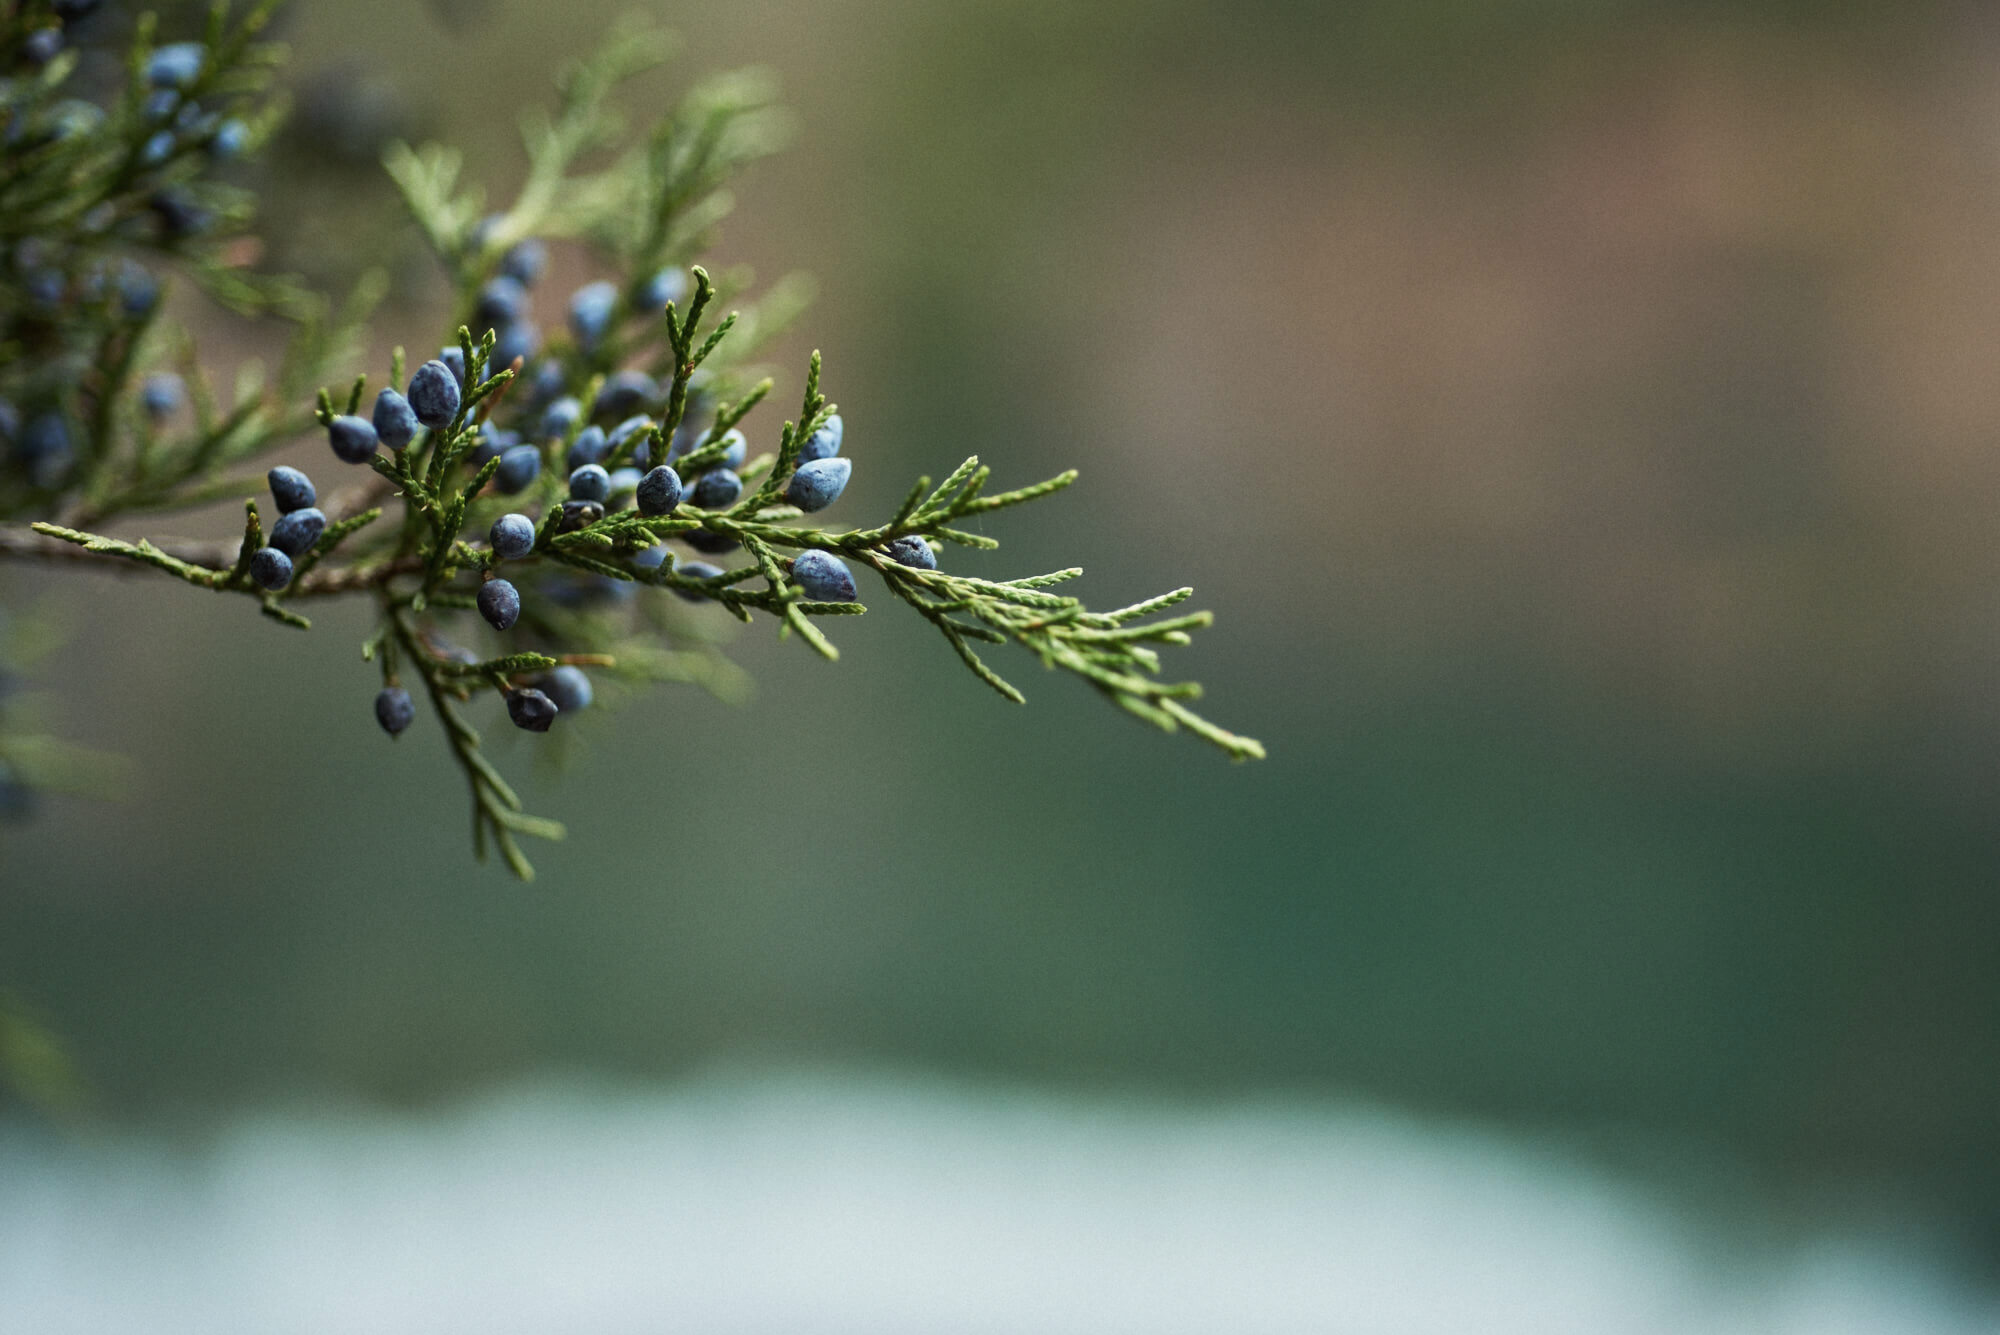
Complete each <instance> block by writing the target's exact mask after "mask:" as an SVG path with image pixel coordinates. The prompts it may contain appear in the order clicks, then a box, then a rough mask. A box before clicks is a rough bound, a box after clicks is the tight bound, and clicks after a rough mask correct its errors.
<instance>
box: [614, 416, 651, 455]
mask: <svg viewBox="0 0 2000 1335" xmlns="http://www.w3.org/2000/svg"><path fill="white" fill-rule="evenodd" d="M652 425H653V419H652V418H650V417H648V416H646V414H644V413H639V414H637V415H636V416H633V417H628V418H626V419H625V420H624V421H622V422H620V423H619V424H618V425H617V426H614V427H612V428H611V436H610V439H609V445H610V449H611V450H615V449H617V448H618V447H619V446H621V445H623V444H624V443H625V442H626V441H628V440H630V439H631V438H632V437H633V436H635V435H637V434H638V433H639V432H641V431H645V430H647V429H648V428H649V427H651V426H652ZM606 452H607V453H609V451H608V450H607V451H606ZM632 459H633V462H635V463H637V464H639V465H640V466H641V467H644V466H645V465H647V464H649V463H651V462H652V461H653V447H652V444H651V443H650V442H645V443H642V444H640V445H639V447H638V448H637V449H635V450H633V451H632Z"/></svg>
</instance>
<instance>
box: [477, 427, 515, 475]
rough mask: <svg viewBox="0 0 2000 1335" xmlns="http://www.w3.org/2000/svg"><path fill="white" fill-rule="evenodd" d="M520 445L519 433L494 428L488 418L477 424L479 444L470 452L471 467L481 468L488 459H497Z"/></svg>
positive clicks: (502, 428)
mask: <svg viewBox="0 0 2000 1335" xmlns="http://www.w3.org/2000/svg"><path fill="white" fill-rule="evenodd" d="M520 443H521V433H520V432H518V431H509V430H507V429H506V428H504V427H500V426H496V425H494V423H493V419H492V418H490V417H489V418H487V419H486V420H485V421H484V422H481V423H480V424H479V443H478V444H477V445H475V446H474V447H473V450H472V466H473V467H474V468H480V467H483V466H484V465H485V463H486V461H487V460H488V459H497V458H499V457H500V456H501V455H503V454H505V453H506V452H507V451H509V450H511V449H513V448H514V447H515V446H516V445H519V444H520Z"/></svg>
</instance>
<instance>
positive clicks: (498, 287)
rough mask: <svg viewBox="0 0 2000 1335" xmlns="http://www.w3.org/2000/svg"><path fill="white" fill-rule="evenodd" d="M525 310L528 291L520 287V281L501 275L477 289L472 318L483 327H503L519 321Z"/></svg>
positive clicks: (526, 308)
mask: <svg viewBox="0 0 2000 1335" xmlns="http://www.w3.org/2000/svg"><path fill="white" fill-rule="evenodd" d="M527 310H528V289H527V288H525V287H523V286H522V285H521V280H520V279H518V278H509V277H507V276H506V275H505V274H502V275H500V276H499V277H498V278H495V279H492V280H491V281H490V282H488V283H487V284H486V286H485V287H482V288H480V289H479V300H478V301H477V302H476V303H474V305H473V316H474V318H475V319H477V320H478V321H479V322H480V323H481V324H483V325H487V326H492V325H503V324H511V323H513V322H514V321H515V320H518V319H520V318H521V317H522V316H523V315H525V314H526V313H527Z"/></svg>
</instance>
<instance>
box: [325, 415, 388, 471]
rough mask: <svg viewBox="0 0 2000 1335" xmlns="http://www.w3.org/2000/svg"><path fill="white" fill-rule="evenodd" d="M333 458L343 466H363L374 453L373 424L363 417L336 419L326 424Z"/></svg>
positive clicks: (374, 436)
mask: <svg viewBox="0 0 2000 1335" xmlns="http://www.w3.org/2000/svg"><path fill="white" fill-rule="evenodd" d="M326 436H327V440H328V441H329V442H330V443H331V444H332V445H333V453H334V457H335V458H337V459H339V460H340V461H341V462H342V463H344V464H365V463H367V462H368V460H369V457H370V456H372V455H373V454H374V453H375V443H376V440H377V437H376V435H375V424H374V423H372V422H370V421H369V420H368V419H367V418H365V417H347V416H341V417H336V418H334V419H333V421H331V422H329V423H328V424H327V428H326Z"/></svg>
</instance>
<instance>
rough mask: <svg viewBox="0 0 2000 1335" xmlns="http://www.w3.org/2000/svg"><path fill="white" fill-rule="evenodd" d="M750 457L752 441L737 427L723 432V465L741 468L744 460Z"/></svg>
mask: <svg viewBox="0 0 2000 1335" xmlns="http://www.w3.org/2000/svg"><path fill="white" fill-rule="evenodd" d="M749 457H750V442H749V441H747V440H745V439H744V438H743V433H742V432H741V431H738V430H737V429H736V428H735V427H730V428H729V430H727V431H725V432H723V433H722V466H723V467H724V468H741V467H742V466H743V461H744V460H745V459H747V458H749Z"/></svg>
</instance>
